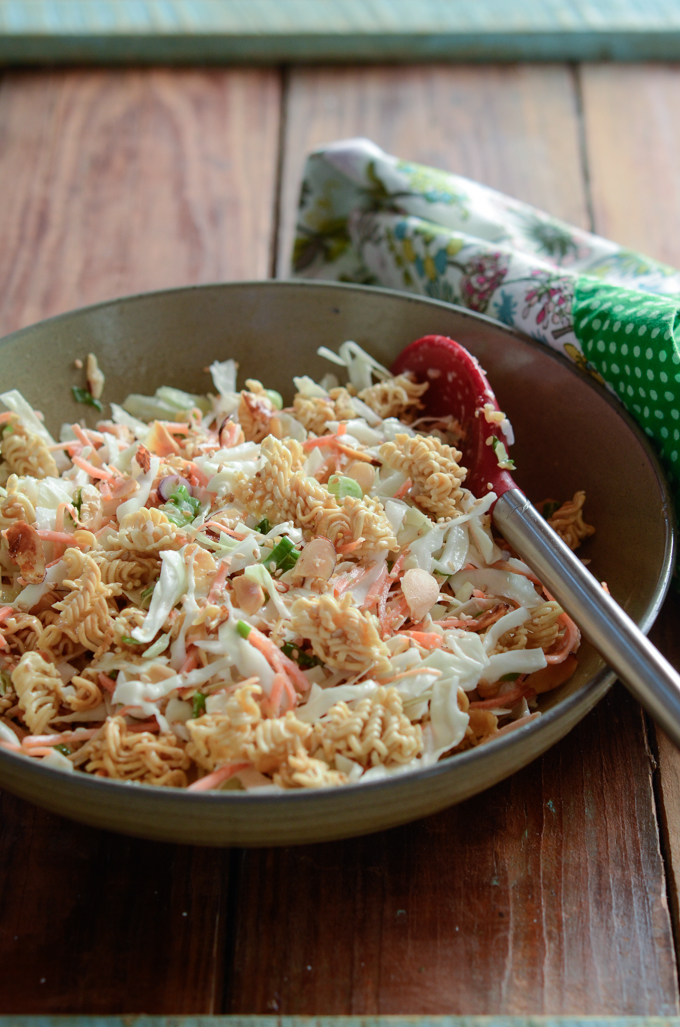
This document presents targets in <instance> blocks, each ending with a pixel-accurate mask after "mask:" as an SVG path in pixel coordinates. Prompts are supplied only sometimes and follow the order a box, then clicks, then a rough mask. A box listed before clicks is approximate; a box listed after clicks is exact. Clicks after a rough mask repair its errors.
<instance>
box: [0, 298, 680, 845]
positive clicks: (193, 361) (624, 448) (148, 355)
mask: <svg viewBox="0 0 680 1027" xmlns="http://www.w3.org/2000/svg"><path fill="white" fill-rule="evenodd" d="M431 333H437V334H442V335H450V336H451V337H453V338H455V339H457V340H458V341H459V342H460V343H462V344H463V345H465V346H467V347H468V348H469V349H470V350H471V351H472V352H473V353H474V354H475V355H476V356H477V357H478V358H479V359H480V361H481V363H482V366H483V367H484V368H485V369H486V371H487V373H488V375H489V377H490V380H491V383H492V386H493V387H494V389H495V391H496V394H497V396H498V400H499V403H500V404H501V407H502V409H504V410H505V411H506V412H507V414H508V416H509V417H510V419H511V421H512V424H513V427H514V430H515V435H516V438H517V442H516V445H515V447H514V448H513V457H514V459H515V461H516V464H517V472H516V478H517V481H518V484H519V485H520V486H521V487H522V488H524V490H525V491H526V493H527V495H528V496H529V497H530V498H531V499H533V500H535V501H538V500H540V499H543V498H546V497H554V498H562V499H563V498H567V497H570V496H571V495H572V494H573V493H574V492H575V491H576V490H577V489H585V490H586V493H587V496H588V504H587V514H588V520H590V521H591V522H593V523H594V524H595V525H596V526H597V534H596V535H595V537H594V539H592V540H591V541H590V542H589V543H588V545H587V547H584V549H583V553H584V555H588V556H590V557H591V558H592V564H591V567H592V570H593V572H594V573H595V574H596V575H597V577H598V578H600V579H601V580H605V581H606V582H607V583H608V585H609V588H610V590H611V592H612V595H613V596H614V597H615V598H616V599H617V600H618V601H619V602H620V603H621V604H622V605H623V606H624V607H625V609H626V610H627V611H628V613H629V614H630V615H631V616H632V617H633V619H634V620H635V621H636V622H637V623H638V624H639V625H640V627H641V628H642V629H643V630H648V629H649V627H650V626H651V624H652V622H653V620H654V617H655V616H656V614H657V612H658V610H659V606H660V604H661V602H662V600H663V598H664V595H665V593H666V590H667V587H668V583H669V579H670V574H671V565H672V557H673V519H672V512H671V505H670V500H669V495H668V490H667V486H666V484H665V482H664V479H663V475H662V473H661V471H660V468H659V465H658V463H657V460H656V458H655V456H654V455H653V453H652V450H651V448H650V446H649V444H648V442H647V440H646V438H645V436H644V435H643V434H642V432H641V431H640V430H639V429H638V428H637V427H636V426H635V425H634V424H633V422H632V421H631V420H630V418H629V417H628V416H627V415H626V414H625V412H624V411H623V409H622V407H621V406H620V405H619V404H618V402H617V401H616V400H614V399H612V398H611V397H610V396H609V395H608V394H607V393H606V392H605V390H604V389H603V388H601V387H600V386H599V385H597V384H595V383H594V382H593V381H592V380H591V379H590V378H589V377H588V376H587V375H584V374H582V373H581V372H580V371H578V370H577V369H576V368H575V367H574V366H573V365H570V364H568V363H567V362H566V361H565V360H563V359H561V358H559V357H557V356H555V355H554V354H553V353H551V352H550V351H549V350H548V349H547V348H546V347H544V346H541V345H538V344H536V343H534V342H532V341H530V340H528V339H525V338H524V337H521V336H519V335H518V334H516V333H514V332H513V331H511V330H509V329H506V328H504V327H502V326H499V325H498V324H497V323H495V322H493V321H491V320H489V319H488V318H485V317H482V316H480V315H475V314H472V313H470V312H469V311H466V310H463V309H460V308H456V307H453V306H450V305H448V304H444V303H439V302H437V301H434V300H426V299H420V298H416V297H411V296H406V295H403V294H401V293H396V292H391V291H388V290H385V289H372V288H365V287H361V286H350V285H335V284H326V283H323V282H318V283H306V282H255V283H238V284H230V285H212V286H200V287H196V288H186V289H174V290H170V291H167V292H159V293H151V294H147V295H142V296H133V297H129V298H126V299H121V300H116V301H114V302H111V303H104V304H100V305H98V306H95V307H90V308H88V309H85V310H78V311H75V312H73V313H69V314H64V315H62V316H61V317H57V318H53V319H52V320H49V321H44V322H42V323H41V324H37V325H34V326H33V327H31V328H26V329H24V330H23V331H20V332H15V333H14V334H13V335H10V336H8V337H7V338H5V339H3V340H2V341H0V381H1V382H2V387H3V391H4V390H5V389H9V388H18V389H20V390H21V392H22V393H23V394H24V395H25V396H26V398H27V399H28V400H29V401H30V402H31V403H32V404H33V405H34V406H35V407H37V408H38V409H40V410H42V411H43V412H44V414H45V417H46V420H47V424H48V426H49V427H50V428H51V429H52V430H53V431H57V430H58V428H59V425H60V424H61V423H62V422H63V421H65V420H74V419H76V418H80V417H82V416H83V415H84V414H85V416H86V417H87V418H88V420H89V421H90V423H94V421H95V420H96V414H95V413H94V411H90V410H89V409H88V408H86V407H83V406H81V405H78V404H76V403H75V402H74V401H73V399H72V397H71V389H70V387H71V385H74V384H76V385H81V384H82V372H78V371H76V370H75V368H74V360H75V359H76V358H78V357H80V358H81V359H83V358H84V357H85V356H86V355H87V353H88V352H94V353H96V354H97V356H98V358H99V363H100V365H101V367H102V369H103V370H104V372H105V374H106V388H105V392H104V396H105V398H106V399H107V400H113V401H118V402H120V401H121V400H122V399H124V397H125V395H126V394H127V393H128V392H131V391H134V392H147V393H148V392H153V391H154V390H155V389H156V388H157V387H158V386H159V385H175V386H179V387H180V388H183V389H187V390H189V391H192V392H205V391H208V390H209V389H210V388H211V381H210V378H209V376H208V374H206V372H205V368H206V366H207V365H208V364H209V363H211V362H212V361H213V360H216V359H218V360H224V359H226V358H227V357H234V358H235V359H236V360H237V361H238V362H239V364H240V369H241V370H240V375H241V378H240V379H239V381H240V382H242V380H243V379H244V378H246V377H255V378H261V379H262V380H263V381H264V382H265V383H266V385H267V387H269V388H274V389H278V390H279V391H280V392H281V393H282V394H283V396H284V398H287V399H290V398H291V396H292V382H291V378H292V376H293V375H294V374H298V375H300V374H309V375H311V376H312V377H313V378H318V377H320V376H321V375H322V374H323V373H324V372H325V371H327V370H328V369H329V365H328V363H327V362H326V361H324V360H322V359H321V358H320V357H318V356H317V354H316V350H317V347H318V346H320V345H325V346H328V347H330V348H332V349H336V348H337V347H338V345H339V344H340V343H342V342H344V341H345V340H346V339H354V340H355V341H356V342H358V343H359V344H360V345H362V346H364V347H365V348H366V349H368V350H369V351H370V352H371V353H372V354H373V355H374V356H375V357H377V359H378V360H380V361H381V362H382V363H384V364H386V365H388V366H389V365H390V364H391V362H392V361H393V360H394V358H395V357H396V356H397V354H398V353H399V352H400V350H401V349H402V348H403V347H404V346H405V345H406V344H407V343H409V342H412V341H413V340H414V339H417V338H419V337H420V336H422V335H427V334H431ZM613 678H614V675H613V673H612V672H611V671H610V670H609V669H608V668H607V667H606V666H605V665H604V663H603V661H602V660H601V659H600V658H599V656H598V655H597V654H596V653H595V652H594V650H592V649H591V648H590V647H589V646H588V645H587V644H584V645H583V646H582V647H581V650H580V651H579V666H578V669H577V672H576V674H575V675H574V677H573V678H572V679H571V680H570V681H568V682H567V683H566V684H565V685H563V686H562V687H561V688H559V689H557V690H556V691H554V692H551V693H549V694H547V695H545V696H543V697H541V709H542V711H543V716H541V717H539V718H536V719H535V720H534V721H532V722H530V723H528V724H527V725H526V726H525V727H520V728H518V729H516V730H515V731H514V732H510V733H509V734H507V735H504V736H501V737H500V738H498V739H497V740H496V741H492V742H490V743H488V744H487V745H484V746H482V747H480V748H478V749H475V750H472V751H469V752H466V753H463V754H461V755H459V756H454V757H452V758H450V759H447V760H444V761H443V762H441V763H439V764H437V765H436V766H434V767H431V768H429V769H426V770H421V771H416V772H412V773H410V774H404V775H402V776H397V777H394V778H391V779H389V780H387V781H382V782H375V783H372V784H366V785H360V784H357V785H348V786H345V787H344V788H336V789H323V790H319V791H291V792H287V793H285V794H282V795H272V794H270V795H259V796H258V795H257V794H247V793H239V792H211V793H205V794H192V793H191V792H186V791H183V790H181V789H170V788H153V787H150V786H146V785H129V784H122V783H120V782H116V781H106V780H102V779H100V778H96V777H90V776H87V775H85V774H80V773H76V774H64V773H60V772H59V771H55V770H50V769H48V768H46V767H43V766H41V765H40V762H39V761H34V760H30V759H29V758H27V757H22V756H15V755H13V754H11V753H9V752H7V751H0V785H1V786H2V787H3V788H6V789H7V790H8V791H11V792H14V793H15V794H16V795H19V796H21V797H22V798H24V799H28V800H29V801H30V802H34V803H36V804H37V805H38V806H43V807H45V808H46V809H48V810H51V811H53V812H55V813H60V814H63V815H64V816H67V817H72V818H73V819H75V820H80V821H83V822H85V823H87V824H92V825H94V826H96V827H103V828H109V829H111V830H115V831H123V832H126V833H128V834H133V835H141V836H142V837H146V838H153V839H161V840H166V841H174V842H187V843H191V844H194V845H232V844H233V845H283V844H286V845H289V844H294V843H300V842H317V841H321V840H327V839H332V838H343V837H348V836H351V835H358V834H365V833H368V832H370V831H378V830H381V829H383V828H388V827H392V826H394V825H396V824H401V823H404V822H406V821H409V820H414V819H415V818H417V817H422V816H426V815H427V814H429V813H434V812H436V811H437V810H440V809H442V808H443V807H445V806H449V805H451V804H452V803H456V802H460V801H461V800H463V799H467V798H468V797H469V796H471V795H475V794H476V793H477V792H481V791H482V790H483V789H484V788H488V787H489V786H490V785H493V784H495V783H496V782H497V781H500V780H501V779H502V778H505V777H507V776H508V775H509V774H512V773H514V771H516V770H519V769H520V768H521V767H523V766H525V765H526V764H527V763H529V762H530V761H531V760H533V759H535V758H536V757H537V756H539V755H540V754H541V753H542V752H544V751H545V750H546V749H548V748H549V747H550V746H551V745H553V744H554V743H555V742H557V741H558V739H560V738H562V737H563V736H564V735H565V734H566V733H567V732H568V731H570V730H571V728H573V727H574V725H575V724H577V723H578V721H579V720H580V719H581V718H582V717H583V716H585V714H586V713H587V712H588V711H589V710H590V709H591V708H592V707H593V706H594V705H595V703H596V702H597V701H598V700H599V699H600V698H601V697H602V696H603V695H604V693H605V692H606V691H607V689H608V688H609V686H610V685H611V683H612V681H613Z"/></svg>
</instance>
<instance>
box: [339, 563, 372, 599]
mask: <svg viewBox="0 0 680 1027" xmlns="http://www.w3.org/2000/svg"><path fill="white" fill-rule="evenodd" d="M367 574H368V570H367V569H366V568H365V567H354V568H353V570H351V571H348V573H347V574H341V575H340V577H339V578H338V580H337V581H336V582H335V585H334V587H333V595H334V596H336V598H337V596H341V595H342V594H343V593H344V592H346V591H347V589H348V588H351V587H352V585H356V584H358V583H359V582H360V581H361V579H362V578H365V577H366V575H367Z"/></svg>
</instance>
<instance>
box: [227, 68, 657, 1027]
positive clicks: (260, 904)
mask: <svg viewBox="0 0 680 1027" xmlns="http://www.w3.org/2000/svg"><path fill="white" fill-rule="evenodd" d="M573 86H574V83H573V81H572V79H571V77H570V75H569V73H568V71H566V70H565V69H562V68H537V67H525V68H516V69H515V68H513V69H509V68H503V69H499V68H485V69H484V70H481V69H470V68H467V69H460V68H458V69H451V68H441V67H439V68H427V69H426V68H408V69H400V70H399V71H396V70H395V71H393V70H389V69H387V70H386V69H373V70H364V71H362V72H360V73H359V72H357V71H356V70H355V71H353V73H352V74H351V75H350V74H349V73H346V72H344V71H342V70H337V69H335V70H331V69H324V70H302V71H301V70H299V69H298V70H296V71H295V72H294V73H293V74H292V76H291V79H290V82H289V90H288V108H287V112H286V114H287V118H286V141H285V147H286V148H285V153H284V158H285V159H284V164H283V183H282V197H283V198H282V204H281V207H282V211H283V215H284V218H288V217H290V211H291V210H292V208H293V199H294V196H295V193H296V191H297V187H298V180H299V174H300V168H301V164H302V160H303V157H304V154H305V152H307V151H308V150H309V149H310V148H311V147H312V146H314V145H317V144H318V143H319V142H321V141H330V140H332V139H333V138H339V137H343V136H350V135H358V134H365V135H368V136H370V137H371V138H373V139H375V140H376V142H378V143H380V144H381V145H383V146H384V147H385V148H387V149H389V150H391V151H392V152H395V153H398V154H400V155H403V156H405V157H407V158H410V159H417V160H421V161H425V162H428V163H432V164H434V165H437V166H440V167H449V168H452V169H454V170H456V171H457V172H459V173H462V174H467V175H469V176H471V177H475V178H478V179H480V180H482V181H485V182H487V183H489V184H491V185H493V186H496V187H498V188H501V189H503V190H505V191H506V192H510V193H514V194H515V195H518V196H520V197H522V198H523V199H526V200H529V201H531V202H533V203H536V204H538V205H540V206H543V207H545V208H547V209H548V210H550V211H551V212H552V213H554V214H557V215H559V216H562V217H565V218H567V219H569V220H571V221H574V222H576V223H578V224H581V225H587V224H588V213H587V203H586V197H585V191H584V184H583V177H582V155H581V151H580V147H579V126H578V118H577V104H576V97H575V91H574V88H573ZM291 227H292V224H291V221H287V222H284V225H283V228H282V232H281V253H280V260H281V263H283V260H284V256H286V255H287V253H288V252H289V247H290V235H291ZM239 894H240V895H241V904H240V915H239V922H238V934H237V939H236V948H235V951H236V964H235V970H234V973H233V978H232V985H231V989H230V1004H229V1006H228V1008H229V1010H230V1011H231V1012H233V1013H254V1012H258V1013H279V1014H286V1015H302V1014H312V1013H318V1012H319V1011H320V1010H323V1011H324V1012H325V1013H327V1014H336V1015H339V1014H343V1015H347V1014H350V1013H352V1014H361V1015H378V1014H388V1013H399V1012H401V1011H403V1010H408V1011H409V1012H410V1013H414V1014H436V1013H441V1012H444V1011H446V1012H449V1013H476V1014H481V1013H487V1014H501V1013H502V1014H523V1013H528V1012H532V1013H552V1014H560V1013H570V1014H575V1013H580V1012H586V1011H587V1012H589V1013H592V1014H595V1013H599V1014H604V1013H609V1014H613V1013H615V1014H623V1013H627V1014H633V1013H638V1014H641V1013H645V1012H646V1013H652V1012H654V1013H662V1012H664V1011H665V1012H668V1013H670V1012H674V1011H675V1010H676V1009H677V984H676V975H675V963H674V951H673V942H672V937H671V928H670V920H669V917H668V911H667V909H666V906H665V897H666V891H665V878H664V868H663V863H662V860H661V857H660V854H659V847H658V830H657V825H656V819H655V806H654V799H653V794H652V787H651V774H650V764H649V760H648V755H647V751H646V745H645V728H644V723H643V719H642V716H641V714H640V711H639V708H638V707H637V706H636V705H635V704H634V703H633V702H632V700H630V699H629V697H628V696H627V695H626V694H625V693H624V692H623V691H622V690H621V689H617V690H616V691H615V692H614V693H613V694H612V695H611V696H610V697H609V698H608V699H607V701H606V702H605V703H604V704H602V705H601V707H600V708H599V709H598V710H597V711H596V712H595V713H593V714H592V715H591V716H590V717H589V718H588V719H587V720H586V721H585V722H584V723H583V725H581V726H580V727H579V728H578V729H576V730H575V731H574V732H573V733H572V735H571V736H570V737H569V738H567V739H565V740H564V741H563V742H562V743H561V744H560V745H559V746H558V747H556V748H555V749H554V750H553V751H552V752H550V753H548V754H547V755H546V756H545V757H544V758H543V759H542V760H540V761H538V762H537V763H535V764H534V765H532V766H531V767H529V768H527V769H526V770H525V771H523V772H522V773H521V774H518V775H516V776H515V777H514V778H512V779H511V780H510V781H508V782H506V783H504V784H502V785H500V786H498V787H497V788H495V789H493V790H491V791H490V792H488V793H486V794H484V795H482V796H479V797H478V798H476V799H475V800H471V801H470V802H469V803H466V804H465V805H463V806H461V807H459V808H458V809H452V810H450V811H448V812H446V813H443V814H441V815H440V816H437V817H435V818H432V819H430V820H426V821H421V822H420V823H418V824H415V825H412V826H410V827H405V828H402V829H399V830H398V831H393V832H389V833H387V834H383V835H376V836H373V837H371V838H367V839H361V840H358V841H355V842H347V843H342V844H335V845H333V846H316V847H314V848H311V849H305V850H287V851H284V852H257V853H246V854H245V855H244V857H243V863H242V869H241V878H240V881H239ZM263 924H267V925H268V928H269V929H268V930H267V931H263V930H262V925H263ZM650 974H651V975H652V976H653V978H654V981H653V983H652V982H651V978H650V976H649V975H650Z"/></svg>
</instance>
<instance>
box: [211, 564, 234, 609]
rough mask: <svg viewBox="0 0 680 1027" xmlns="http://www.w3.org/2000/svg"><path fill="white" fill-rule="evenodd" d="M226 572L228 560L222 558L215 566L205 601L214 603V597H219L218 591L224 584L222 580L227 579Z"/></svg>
mask: <svg viewBox="0 0 680 1027" xmlns="http://www.w3.org/2000/svg"><path fill="white" fill-rule="evenodd" d="M228 573H229V561H228V560H222V562H221V564H220V565H219V567H218V568H217V574H216V575H215V577H214V578H213V582H212V585H211V586H210V591H209V592H208V600H207V601H208V602H209V603H214V602H215V601H216V599H218V598H219V595H220V592H221V591H222V586H223V585H224V582H225V581H226V580H227V574H228Z"/></svg>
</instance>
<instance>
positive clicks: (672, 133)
mask: <svg viewBox="0 0 680 1027" xmlns="http://www.w3.org/2000/svg"><path fill="white" fill-rule="evenodd" d="M580 79H581V91H582V96H583V113H584V119H585V138H586V147H587V157H588V168H589V175H590V188H591V190H592V200H593V213H594V217H595V230H596V231H597V232H599V233H600V234H601V235H606V236H610V237H611V238H613V239H615V240H616V241H617V242H619V243H621V244H623V245H624V246H629V247H631V248H632V249H635V250H638V251H640V252H642V253H647V254H649V255H650V256H652V257H655V258H656V259H657V260H662V261H666V262H667V263H668V264H671V265H673V266H675V267H680V236H679V235H678V232H677V225H678V223H679V222H680V65H670V66H665V67H664V66H652V65H641V66H631V67H626V68H614V67H609V68H604V67H601V66H599V65H586V66H584V67H583V68H582V69H581V70H580ZM679 623H680V598H679V597H678V595H677V594H676V593H674V594H671V595H670V596H669V597H668V599H667V600H666V603H665V606H664V609H663V610H662V611H661V615H660V616H659V619H658V621H657V624H656V625H655V627H654V629H653V631H652V634H651V637H652V639H653V641H654V642H655V643H656V644H657V645H658V646H659V647H660V648H661V651H662V652H663V653H664V655H665V656H666V657H667V658H668V659H669V660H670V661H671V662H672V663H673V664H674V666H675V667H676V668H678V669H680V634H679V632H678V624H679ZM657 746H658V760H659V786H660V787H659V797H660V802H661V808H662V822H663V827H664V835H665V852H666V856H667V869H668V873H669V892H670V895H671V900H672V905H673V914H674V921H675V932H676V941H677V940H678V939H679V938H680V904H679V902H678V896H679V895H680V753H679V752H678V750H677V749H676V748H675V747H674V746H673V744H672V743H671V742H670V741H669V739H668V738H667V737H666V736H665V735H664V734H663V733H662V732H657Z"/></svg>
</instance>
